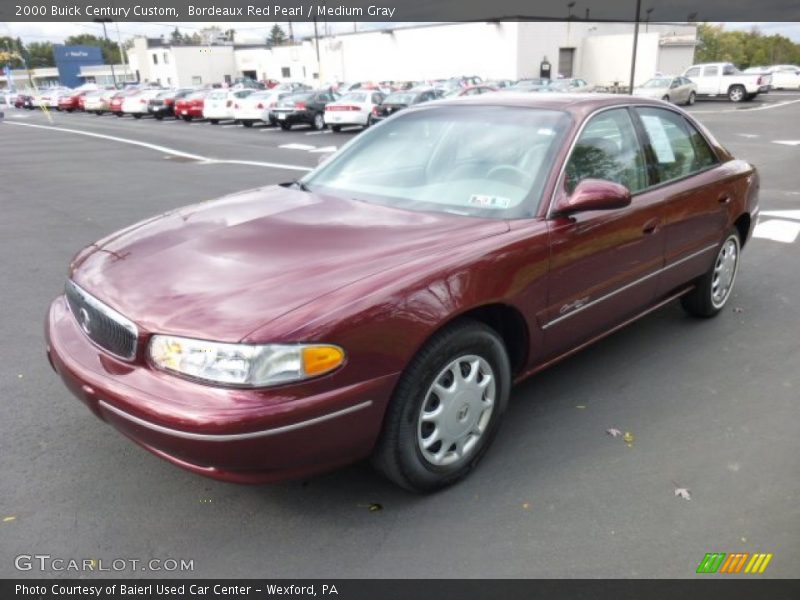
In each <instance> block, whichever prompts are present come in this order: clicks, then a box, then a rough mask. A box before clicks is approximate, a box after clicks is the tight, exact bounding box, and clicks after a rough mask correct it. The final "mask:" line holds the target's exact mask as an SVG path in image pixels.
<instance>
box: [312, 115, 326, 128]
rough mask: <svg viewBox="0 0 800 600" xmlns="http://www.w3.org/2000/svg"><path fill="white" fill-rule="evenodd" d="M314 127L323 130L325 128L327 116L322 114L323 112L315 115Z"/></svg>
mask: <svg viewBox="0 0 800 600" xmlns="http://www.w3.org/2000/svg"><path fill="white" fill-rule="evenodd" d="M313 125H314V129H316V130H317V131H322V130H323V129H325V117H323V116H322V113H317V114H315V115H314V123H313Z"/></svg>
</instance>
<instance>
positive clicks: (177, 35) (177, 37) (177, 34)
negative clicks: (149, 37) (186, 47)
mask: <svg viewBox="0 0 800 600" xmlns="http://www.w3.org/2000/svg"><path fill="white" fill-rule="evenodd" d="M169 41H170V43H172V44H174V45H175V46H179V45H181V44H183V42H184V37H183V34H182V33H181V30H180V29H178V28H177V27H176V28H175V29H173V30H172V33H170V34H169Z"/></svg>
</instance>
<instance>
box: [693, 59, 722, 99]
mask: <svg viewBox="0 0 800 600" xmlns="http://www.w3.org/2000/svg"><path fill="white" fill-rule="evenodd" d="M719 78H720V72H719V66H717V65H708V66H705V67H703V71H702V72H701V74H700V77H698V78H697V79H694V78H693V79H694V81H695V82H696V83H697V92H698V93H699V94H708V95H716V94H718V93H719Z"/></svg>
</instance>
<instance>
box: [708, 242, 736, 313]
mask: <svg viewBox="0 0 800 600" xmlns="http://www.w3.org/2000/svg"><path fill="white" fill-rule="evenodd" d="M738 266H739V243H738V240H737V239H736V237H735V236H731V237H729V238H728V239H727V240H725V243H724V244H722V248H720V250H719V254H718V255H717V262H716V263H715V264H714V273H713V275H712V278H711V303H712V304H713V305H714V307H715V308H721V307H722V306H723V305H724V304H725V301H726V300H727V299H728V295H729V294H730V292H731V289H732V288H733V282H734V280H735V279H736V271H737V268H738Z"/></svg>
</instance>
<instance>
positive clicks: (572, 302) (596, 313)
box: [541, 108, 664, 357]
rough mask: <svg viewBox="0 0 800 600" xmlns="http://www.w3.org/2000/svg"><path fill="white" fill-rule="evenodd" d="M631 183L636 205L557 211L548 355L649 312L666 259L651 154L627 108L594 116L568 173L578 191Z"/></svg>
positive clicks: (569, 185) (552, 222) (552, 229)
mask: <svg viewBox="0 0 800 600" xmlns="http://www.w3.org/2000/svg"><path fill="white" fill-rule="evenodd" d="M587 178H591V179H604V180H608V181H614V182H616V183H620V184H622V185H624V186H626V187H627V188H628V189H629V190H630V191H631V194H632V196H633V199H632V202H631V204H630V206H628V207H626V208H621V209H617V210H606V211H599V210H598V211H587V212H581V213H575V214H572V215H569V216H558V215H552V216H551V217H550V219H549V221H548V224H549V235H550V275H549V283H548V303H547V310H546V317H545V318H544V322H543V323H541V325H542V327H543V328H544V337H545V344H546V353H547V354H548V355H549V356H551V357H552V356H556V355H559V354H561V353H563V352H565V351H567V350H569V349H571V348H573V347H575V346H577V345H579V344H580V343H581V342H583V341H586V340H587V339H588V338H591V337H593V336H594V335H596V334H598V333H600V332H602V331H605V330H607V329H608V328H610V327H612V326H614V325H615V324H617V323H620V322H622V321H623V320H625V319H626V318H628V317H631V316H633V315H635V314H636V313H638V312H639V311H641V310H642V309H643V308H644V307H646V306H647V305H648V304H650V303H651V302H653V300H654V298H655V293H656V288H657V283H658V274H659V271H660V269H661V266H662V264H663V250H664V238H663V232H662V228H661V221H662V209H663V205H662V201H661V196H660V194H658V193H648V192H646V191H645V190H646V188H647V187H648V185H649V183H650V180H649V175H648V170H647V163H646V160H645V154H644V151H643V149H642V146H641V143H640V141H639V139H638V136H637V134H636V130H635V128H634V125H633V120H632V117H631V113H630V112H629V110H628V109H627V108H616V109H611V110H605V111H602V112H600V113H598V114H597V115H596V116H594V117H592V118H591V120H590V121H589V122H588V123H587V125H586V126H585V128H584V130H583V131H582V133H581V134H580V137H579V138H578V140H577V142H576V144H575V147H574V148H573V150H572V153H571V156H570V158H569V159H568V162H567V166H566V169H565V173H564V181H563V184H562V186H561V187H562V189H561V190H560V191H559V192H558V193H562V194H570V193H572V191H573V190H574V189H575V186H576V185H577V184H578V182H579V181H581V180H582V179H587Z"/></svg>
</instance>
